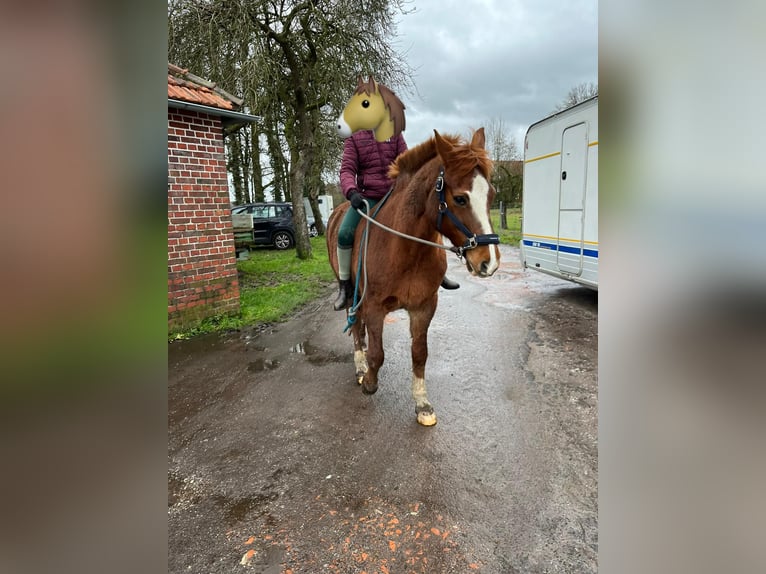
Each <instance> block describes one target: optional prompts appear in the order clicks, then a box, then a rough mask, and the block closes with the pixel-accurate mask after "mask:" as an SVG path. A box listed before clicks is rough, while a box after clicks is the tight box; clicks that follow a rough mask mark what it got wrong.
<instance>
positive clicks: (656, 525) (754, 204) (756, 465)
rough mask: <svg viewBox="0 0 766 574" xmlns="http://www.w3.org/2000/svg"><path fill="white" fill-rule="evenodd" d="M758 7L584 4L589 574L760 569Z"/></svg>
mask: <svg viewBox="0 0 766 574" xmlns="http://www.w3.org/2000/svg"><path fill="white" fill-rule="evenodd" d="M765 11H766V9H765V7H764V5H763V3H757V2H754V1H748V2H741V1H735V2H726V3H723V2H715V3H707V4H704V5H701V4H697V3H694V4H693V3H691V2H688V1H687V2H683V1H682V2H674V3H670V4H668V3H661V2H635V1H634V2H613V1H610V2H605V3H601V9H600V14H599V16H600V23H599V26H600V60H599V65H600V88H601V94H600V102H601V118H600V122H599V123H600V127H601V134H600V140H601V142H600V148H601V149H600V152H601V163H600V169H601V182H602V187H601V195H600V204H601V205H600V206H601V209H602V211H601V219H600V228H601V238H602V239H601V242H602V243H603V245H602V248H601V253H603V258H602V261H601V267H602V269H603V275H602V280H601V286H602V288H601V298H600V302H599V303H600V309H599V316H600V323H599V341H600V346H599V358H600V359H599V413H600V420H599V485H600V486H599V508H600V516H599V532H600V535H599V548H600V553H599V568H600V570H601V571H602V572H607V573H613V572H620V573H626V574H627V573H634V572H635V573H639V572H673V573H674V574H684V573H695V574H700V573H706V572H711V573H712V572H763V571H764V570H766V550H765V549H764V546H763V544H762V540H759V538H761V539H762V532H763V529H762V526H760V524H761V523H762V518H761V517H762V514H763V511H764V510H766V493H765V492H764V490H763V487H762V485H763V483H764V476H766V472H765V471H766V461H765V460H764V456H763V446H762V445H763V438H764V436H765V435H766V418H764V417H763V412H764V409H763V407H764V406H765V405H766V400H765V399H766V393H765V388H766V385H764V381H766V369H765V367H764V361H763V358H762V355H763V352H764V350H766V250H764V249H763V246H764V245H766V171H764V170H763V167H762V166H763V159H762V152H761V149H762V145H761V144H762V141H763V135H762V134H763V129H764V124H765V123H766V122H764V119H765V112H764V98H763V96H764V94H766V90H765V89H764V88H765V87H766V86H765V85H764V79H763V76H762V74H760V73H758V72H757V71H756V70H758V69H760V67H761V66H760V65H759V63H758V62H757V61H756V59H757V58H758V56H757V55H759V54H761V53H763V51H764V48H765V47H766V46H764V44H766V36H764V34H763V33H762V25H761V23H762V22H763V18H764V16H765V15H766V13H765Z"/></svg>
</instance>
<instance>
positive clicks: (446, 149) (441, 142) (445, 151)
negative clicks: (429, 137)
mask: <svg viewBox="0 0 766 574" xmlns="http://www.w3.org/2000/svg"><path fill="white" fill-rule="evenodd" d="M434 140H435V141H436V153H438V154H439V156H440V157H441V158H442V160H443V161H447V158H448V157H449V155H450V153H452V148H453V147H454V146H453V145H452V144H451V143H450V142H448V141H447V140H445V139H444V138H443V137H441V136H440V135H439V132H437V131H436V130H434Z"/></svg>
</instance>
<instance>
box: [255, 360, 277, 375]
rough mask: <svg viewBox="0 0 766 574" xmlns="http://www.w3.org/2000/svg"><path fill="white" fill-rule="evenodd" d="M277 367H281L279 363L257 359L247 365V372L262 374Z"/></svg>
mask: <svg viewBox="0 0 766 574" xmlns="http://www.w3.org/2000/svg"><path fill="white" fill-rule="evenodd" d="M277 367H279V361H274V360H271V359H256V360H255V361H251V362H250V364H248V365H247V370H248V371H250V372H251V373H260V372H263V371H272V370H274V369H276V368H277Z"/></svg>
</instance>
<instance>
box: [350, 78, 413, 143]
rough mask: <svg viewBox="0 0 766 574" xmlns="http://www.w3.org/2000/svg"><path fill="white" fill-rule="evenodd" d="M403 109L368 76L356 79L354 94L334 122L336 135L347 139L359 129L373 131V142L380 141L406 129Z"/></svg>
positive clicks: (392, 94)
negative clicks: (365, 79) (335, 123)
mask: <svg viewBox="0 0 766 574" xmlns="http://www.w3.org/2000/svg"><path fill="white" fill-rule="evenodd" d="M404 109H405V106H404V104H403V103H402V101H401V100H400V99H399V98H398V97H397V95H396V94H395V93H394V92H392V91H391V90H390V89H389V88H387V87H386V86H384V85H383V84H379V83H377V82H376V81H375V80H373V79H372V76H369V78H368V80H367V82H363V81H362V78H361V76H359V77H357V85H356V91H355V92H354V94H353V95H352V96H351V99H350V100H349V101H348V103H347V104H346V107H345V109H344V110H343V112H342V113H341V115H340V117H338V120H337V129H338V135H340V137H342V138H344V139H345V138H347V137H350V136H351V134H352V133H354V132H356V131H359V130H373V131H374V133H375V139H376V140H377V141H379V142H384V141H386V140H387V139H389V138H392V137H393V136H396V135H399V134H400V133H401V132H402V131H404V129H405V127H406V121H405V117H404Z"/></svg>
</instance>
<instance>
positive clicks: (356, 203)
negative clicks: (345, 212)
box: [348, 191, 364, 209]
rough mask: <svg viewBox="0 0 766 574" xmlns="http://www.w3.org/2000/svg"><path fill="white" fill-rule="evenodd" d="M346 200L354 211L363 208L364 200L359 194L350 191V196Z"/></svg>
mask: <svg viewBox="0 0 766 574" xmlns="http://www.w3.org/2000/svg"><path fill="white" fill-rule="evenodd" d="M348 200H349V201H350V202H351V207H353V208H354V209H362V208H363V207H364V198H363V197H362V196H361V195H360V194H359V192H356V191H352V192H351V195H349V196H348Z"/></svg>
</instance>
